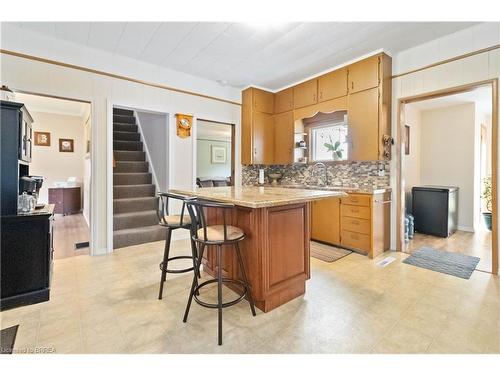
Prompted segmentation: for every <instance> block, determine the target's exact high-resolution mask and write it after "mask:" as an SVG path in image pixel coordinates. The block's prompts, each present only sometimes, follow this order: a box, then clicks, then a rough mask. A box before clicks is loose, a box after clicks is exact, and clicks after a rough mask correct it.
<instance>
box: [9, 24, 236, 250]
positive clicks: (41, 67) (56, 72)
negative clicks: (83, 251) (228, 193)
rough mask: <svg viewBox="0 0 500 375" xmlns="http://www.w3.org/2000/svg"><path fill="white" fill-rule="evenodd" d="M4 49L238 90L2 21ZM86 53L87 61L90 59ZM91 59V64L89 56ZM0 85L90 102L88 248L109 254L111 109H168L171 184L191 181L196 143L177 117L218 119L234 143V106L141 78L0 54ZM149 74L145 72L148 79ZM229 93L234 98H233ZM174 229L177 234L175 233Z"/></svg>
mask: <svg viewBox="0 0 500 375" xmlns="http://www.w3.org/2000/svg"><path fill="white" fill-rule="evenodd" d="M1 37H2V48H5V49H10V50H16V51H20V52H23V53H28V54H29V53H31V54H34V55H38V56H42V57H48V58H54V59H58V60H62V61H71V62H72V63H79V64H81V65H87V63H88V64H90V63H92V64H97V62H98V61H99V64H101V63H102V64H107V66H108V67H109V69H106V70H109V71H111V72H115V73H121V74H127V75H129V76H132V77H138V75H139V74H140V75H141V77H143V78H147V79H149V80H151V81H154V82H158V80H161V81H162V82H163V83H165V84H170V85H171V86H176V85H174V81H175V82H177V83H178V84H179V85H181V84H182V86H181V87H183V88H188V87H191V88H196V87H199V88H200V90H202V91H203V92H204V93H209V94H212V95H214V96H222V94H224V93H228V92H229V93H228V95H226V96H225V97H226V98H231V99H233V98H234V96H236V92H237V93H238V95H239V92H238V91H237V90H234V89H232V90H230V89H228V88H221V87H220V86H219V87H217V86H218V85H217V84H216V83H211V82H210V81H207V80H202V79H199V78H196V77H192V76H188V75H186V74H183V73H178V74H177V73H175V74H174V73H171V74H166V73H165V72H163V71H160V69H159V68H157V67H154V66H151V65H149V64H142V63H139V62H137V61H134V60H131V59H125V60H123V59H118V58H117V57H116V58H115V57H112V58H111V60H109V56H108V55H104V54H98V53H97V52H96V51H87V49H85V48H83V47H81V46H78V48H76V47H75V45H72V44H71V43H66V42H63V41H56V40H55V39H52V38H48V37H43V36H41V35H37V34H32V35H27V34H26V33H24V32H18V30H14V32H12V30H9V29H8V28H5V29H4V24H2V36H1ZM89 56H90V57H91V58H89ZM92 59H95V60H94V61H91V60H92ZM0 64H1V77H2V84H5V85H7V86H9V87H10V88H12V89H14V90H24V91H28V92H34V93H41V94H47V95H55V96H60V97H69V98H74V99H80V100H86V101H89V102H91V103H92V130H93V133H92V183H93V184H92V191H91V197H92V206H91V217H92V223H91V224H92V227H91V237H92V238H91V253H92V254H104V253H107V252H110V251H112V250H111V249H112V247H111V245H112V243H111V241H112V236H109V237H108V234H110V235H111V233H112V201H111V200H109V199H108V193H109V194H112V189H111V187H112V168H111V160H112V106H113V105H118V106H124V107H129V108H142V109H144V110H149V111H156V112H163V113H168V114H169V119H168V122H169V139H170V144H169V145H168V150H169V160H170V168H169V183H170V186H171V187H180V188H186V187H188V188H190V187H192V186H193V184H194V181H195V176H194V175H195V173H194V165H195V161H194V160H193V155H195V154H196V152H195V151H194V149H195V145H196V139H195V137H194V135H193V136H192V137H189V138H185V139H181V138H179V137H177V135H176V134H175V114H176V113H186V114H192V115H194V116H195V118H194V126H196V117H200V118H208V119H212V118H213V119H217V120H219V121H223V122H228V123H232V124H236V137H235V139H236V149H237V150H238V149H239V140H240V106H239V105H234V104H230V103H225V102H220V101H215V100H211V99H208V98H204V97H199V96H193V95H188V94H184V93H179V92H174V91H168V90H164V89H160V88H156V87H151V86H147V85H144V84H140V83H134V82H130V81H125V80H120V79H117V78H111V77H107V76H102V75H98V74H95V73H91V72H85V71H79V70H75V69H71V68H65V67H61V66H56V65H52V64H46V63H43V62H38V61H33V60H27V59H23V58H19V57H14V56H10V55H6V54H1V62H0ZM146 76H147V77H146ZM233 94H234V95H233ZM235 165H236V171H235V174H236V177H237V180H236V183H237V184H241V167H240V159H239V152H237V153H236V163H235ZM179 232H180V231H179Z"/></svg>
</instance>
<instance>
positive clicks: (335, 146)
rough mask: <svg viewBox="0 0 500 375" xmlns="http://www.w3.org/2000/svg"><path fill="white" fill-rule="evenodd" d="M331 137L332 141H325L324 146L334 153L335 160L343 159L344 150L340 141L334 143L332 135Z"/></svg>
mask: <svg viewBox="0 0 500 375" xmlns="http://www.w3.org/2000/svg"><path fill="white" fill-rule="evenodd" d="M329 138H330V143H324V146H325V147H326V148H327V150H328V151H329V152H331V153H332V156H333V160H341V159H342V152H343V150H342V149H341V148H340V142H339V141H337V142H335V143H333V140H332V137H329Z"/></svg>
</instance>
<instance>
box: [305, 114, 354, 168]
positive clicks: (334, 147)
mask: <svg viewBox="0 0 500 375" xmlns="http://www.w3.org/2000/svg"><path fill="white" fill-rule="evenodd" d="M347 140H348V138H347V123H346V122H338V123H333V124H325V125H321V126H315V127H312V128H311V145H312V149H311V152H312V155H311V156H312V160H313V161H333V160H347V151H348V147H347Z"/></svg>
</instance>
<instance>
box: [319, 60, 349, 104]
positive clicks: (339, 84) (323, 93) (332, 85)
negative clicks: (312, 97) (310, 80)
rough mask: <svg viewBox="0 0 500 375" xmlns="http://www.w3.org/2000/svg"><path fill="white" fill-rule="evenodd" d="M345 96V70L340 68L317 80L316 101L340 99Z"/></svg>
mask: <svg viewBox="0 0 500 375" xmlns="http://www.w3.org/2000/svg"><path fill="white" fill-rule="evenodd" d="M346 95H347V69H346V68H341V69H338V70H334V71H333V72H330V73H327V74H325V75H323V76H321V77H319V79H318V101H320V102H324V101H327V100H331V99H335V98H340V97H341V96H346Z"/></svg>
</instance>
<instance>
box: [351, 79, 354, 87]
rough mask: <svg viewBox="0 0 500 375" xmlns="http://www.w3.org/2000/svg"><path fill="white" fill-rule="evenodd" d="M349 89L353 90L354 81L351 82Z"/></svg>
mask: <svg viewBox="0 0 500 375" xmlns="http://www.w3.org/2000/svg"><path fill="white" fill-rule="evenodd" d="M351 89H354V81H351Z"/></svg>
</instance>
